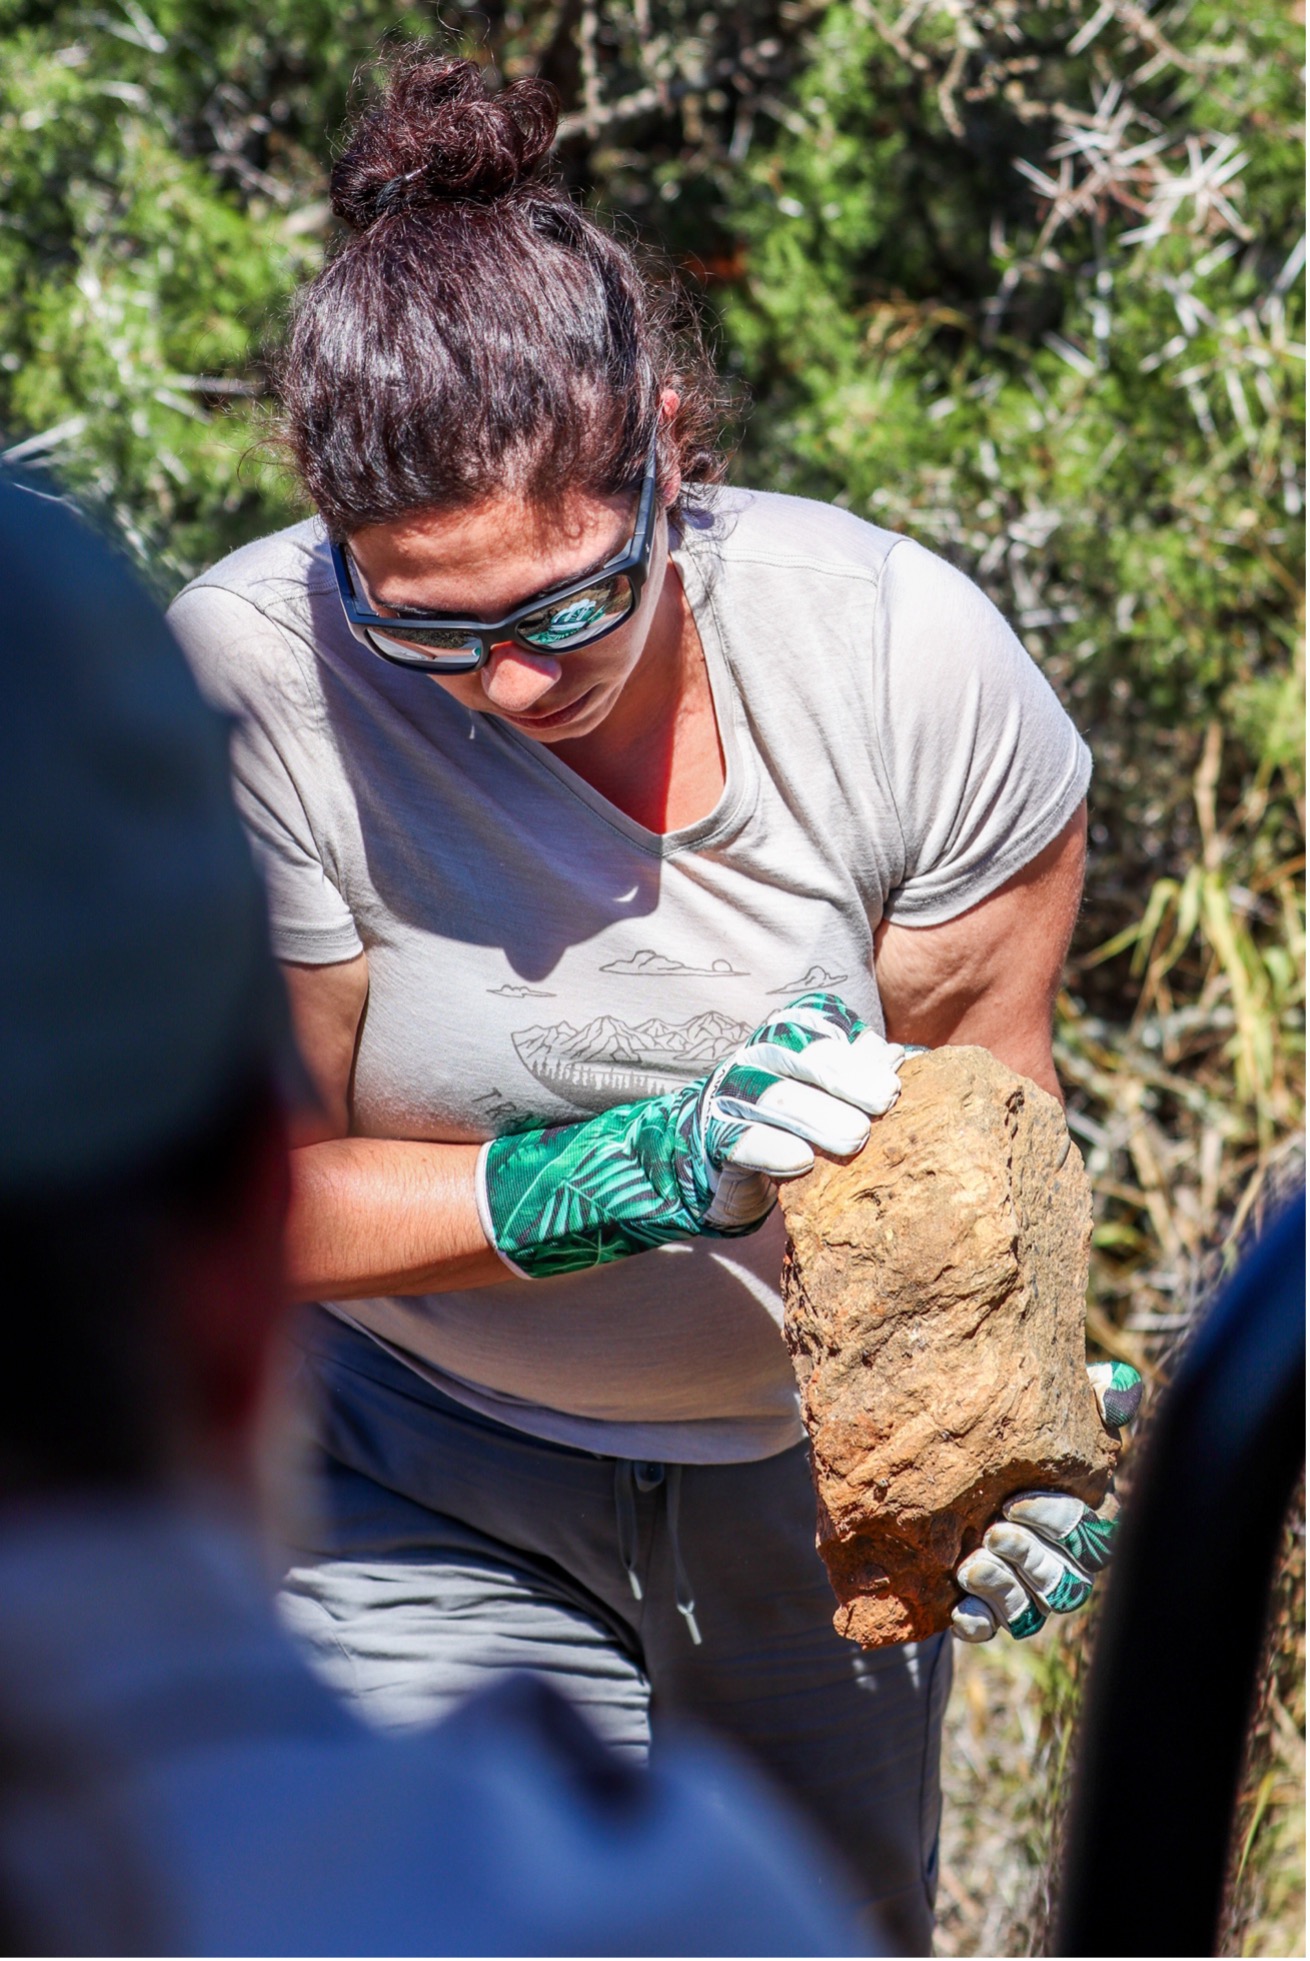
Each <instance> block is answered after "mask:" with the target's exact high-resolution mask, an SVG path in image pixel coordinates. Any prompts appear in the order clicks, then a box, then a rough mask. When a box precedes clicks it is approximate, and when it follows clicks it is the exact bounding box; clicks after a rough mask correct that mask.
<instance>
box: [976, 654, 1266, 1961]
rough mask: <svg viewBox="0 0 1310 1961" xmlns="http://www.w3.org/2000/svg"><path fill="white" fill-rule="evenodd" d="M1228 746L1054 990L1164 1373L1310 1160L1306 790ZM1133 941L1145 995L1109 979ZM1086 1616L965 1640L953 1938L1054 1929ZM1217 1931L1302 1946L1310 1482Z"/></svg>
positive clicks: (1102, 1213) (1093, 1151) (1129, 980)
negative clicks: (1232, 769)
mask: <svg viewBox="0 0 1310 1961" xmlns="http://www.w3.org/2000/svg"><path fill="white" fill-rule="evenodd" d="M1294 671H1295V674H1296V676H1297V678H1299V675H1300V674H1302V673H1303V671H1304V670H1303V668H1301V666H1300V663H1299V661H1298V662H1296V663H1294ZM1222 753H1223V735H1222V731H1221V730H1220V728H1219V726H1218V725H1217V724H1215V725H1213V726H1212V727H1211V728H1210V729H1209V730H1208V731H1207V733H1206V736H1205V739H1204V742H1203V744H1202V746H1201V751H1200V755H1199V759H1198V763H1197V768H1196V774H1195V780H1194V783H1193V803H1194V807H1195V811H1196V821H1197V827H1198V833H1199V850H1198V852H1197V854H1196V857H1195V860H1194V862H1193V863H1192V864H1191V865H1190V866H1186V867H1184V868H1183V870H1182V871H1181V873H1180V874H1179V875H1177V876H1171V877H1167V878H1161V879H1160V880H1158V882H1157V883H1156V885H1155V887H1154V889H1153V890H1152V891H1151V893H1150V894H1149V896H1148V898H1147V902H1146V904H1145V905H1144V907H1143V909H1142V916H1141V919H1140V922H1139V923H1138V924H1137V925H1136V926H1134V927H1132V928H1130V929H1129V930H1128V931H1126V932H1123V933H1121V934H1119V935H1118V936H1117V938H1116V939H1115V940H1113V941H1110V942H1108V943H1107V944H1105V945H1102V946H1100V947H1096V948H1093V949H1092V950H1091V951H1090V952H1087V953H1084V954H1083V955H1082V956H1081V958H1076V959H1075V961H1074V962H1073V963H1072V967H1071V978H1070V986H1069V991H1068V992H1067V993H1066V994H1065V995H1064V996H1062V998H1061V1001H1060V1004H1059V1025H1058V1029H1057V1054H1058V1061H1059V1066H1060V1070H1061V1074H1062V1076H1063V1078H1064V1080H1065V1082H1066V1084H1068V1085H1069V1086H1070V1098H1069V1117H1070V1127H1071V1129H1072V1130H1073V1132H1074V1135H1075V1136H1076V1138H1077V1139H1078V1141H1079V1143H1080V1145H1081V1147H1082V1149H1083V1152H1084V1155H1085V1157H1086V1160H1087V1167H1088V1171H1089V1173H1090V1176H1091V1180H1092V1187H1093V1193H1094V1199H1095V1208H1096V1228H1095V1235H1094V1240H1093V1267H1092V1284H1091V1290H1090V1295H1089V1304H1088V1332H1089V1336H1090V1338H1091V1346H1092V1352H1093V1353H1098V1352H1099V1353H1104V1354H1110V1355H1113V1356H1118V1357H1121V1358H1122V1359H1124V1360H1126V1361H1130V1362H1133V1363H1134V1364H1135V1365H1136V1366H1137V1367H1138V1368H1140V1369H1142V1371H1143V1372H1144V1374H1145V1375H1146V1376H1147V1378H1148V1382H1149V1384H1150V1385H1151V1388H1152V1390H1154V1389H1157V1388H1158V1387H1159V1386H1160V1385H1161V1384H1162V1383H1163V1382H1165V1381H1166V1380H1167V1378H1168V1375H1169V1373H1170V1365H1171V1358H1172V1357H1173V1356H1174V1355H1175V1354H1176V1352H1177V1350H1178V1348H1179V1345H1180V1344H1181V1343H1182V1342H1183V1341H1185V1339H1186V1337H1187V1334H1188V1332H1189V1330H1190V1329H1191V1327H1192V1326H1193V1325H1194V1324H1195V1320H1196V1317H1197V1315H1198V1313H1199V1312H1200V1311H1202V1310H1203V1308H1204V1304H1205V1302H1206V1301H1207V1300H1208V1298H1209V1297H1210V1295H1211V1293H1212V1292H1213V1289H1214V1287H1215V1285H1216V1284H1217V1283H1218V1282H1219V1281H1220V1280H1221V1279H1222V1276H1223V1273H1224V1271H1225V1270H1226V1269H1227V1267H1229V1266H1230V1265H1231V1264H1232V1262H1233V1260H1234V1259H1235V1257H1236V1255H1237V1253H1238V1251H1239V1249H1240V1246H1241V1244H1242V1242H1243V1240H1244V1239H1245V1237H1246V1236H1247V1234H1248V1233H1249V1232H1251V1231H1252V1230H1256V1229H1258V1227H1259V1225H1260V1223H1261V1221H1262V1219H1263V1218H1264V1217H1265V1216H1266V1215H1267V1214H1268V1213H1269V1212H1270V1211H1271V1210H1273V1209H1275V1208H1276V1206H1277V1204H1278V1203H1279V1202H1280V1200H1281V1198H1282V1196H1283V1194H1284V1193H1286V1192H1287V1191H1288V1190H1289V1189H1290V1188H1291V1187H1293V1186H1295V1185H1296V1184H1299V1183H1300V1182H1301V1180H1302V1179H1303V1177H1304V1159H1305V1148H1304V1132H1303V1124H1304V1110H1305V1100H1304V1099H1305V1085H1304V1054H1305V1050H1304V1033H1303V1026H1304V1024H1303V1011H1304V1001H1305V911H1304V858H1303V857H1301V856H1296V857H1292V856H1289V855H1287V854H1286V852H1285V851H1284V850H1282V849H1278V850H1270V848H1269V845H1270V840H1271V838H1272V837H1273V836H1275V835H1278V836H1279V838H1280V843H1281V840H1283V839H1285V838H1286V834H1287V817H1288V812H1289V808H1290V810H1292V811H1293V812H1294V813H1295V817H1296V820H1297V822H1298V824H1299V825H1300V827H1301V833H1302V836H1303V835H1304V831H1303V822H1304V808H1303V801H1302V795H1301V786H1300V783H1299V782H1298V781H1292V780H1287V779H1285V780H1283V781H1282V782H1281V783H1280V782H1277V781H1276V780H1275V778H1274V774H1273V772H1272V771H1261V772H1260V773H1259V774H1257V775H1256V776H1255V777H1253V778H1252V779H1251V781H1250V782H1248V784H1247V785H1246V786H1245V790H1244V793H1243V795H1242V797H1241V799H1240V801H1238V802H1237V803H1235V804H1233V805H1232V806H1231V808H1230V809H1229V811H1228V814H1227V816H1226V817H1225V818H1224V820H1223V821H1221V820H1220V818H1219V816H1218V815H1217V810H1216V804H1217V794H1216V792H1217V785H1218V783H1219V781H1220V776H1221V765H1222ZM1275 794H1277V796H1278V797H1279V798H1281V811H1280V813H1279V822H1278V826H1277V828H1276V827H1275V826H1274V825H1273V824H1272V823H1271V822H1270V817H1271V807H1272V805H1273V803H1274V800H1275ZM1115 963H1118V965H1119V971H1120V985H1119V987H1118V990H1117V999H1118V1000H1119V1001H1127V1002H1128V1004H1129V1007H1128V1012H1127V1013H1126V1014H1123V1013H1121V1012H1116V1007H1115V1003H1116V990H1115V989H1114V988H1111V987H1107V986H1106V985H1105V981H1106V977H1107V970H1109V971H1110V972H1113V969H1114V966H1115ZM1124 963H1126V972H1125V971H1124ZM1092 1001H1099V1002H1100V1003H1102V1004H1103V1006H1102V1008H1101V1011H1100V1012H1099V1013H1098V1012H1096V1011H1094V1010H1093V1008H1092V1007H1091V1006H1089V1002H1092ZM1131 1456H1132V1453H1131V1446H1130V1450H1129V1455H1128V1458H1127V1459H1126V1461H1125V1467H1124V1468H1125V1473H1126V1474H1127V1480H1130V1479H1131ZM1090 1633H1091V1629H1090V1628H1089V1627H1088V1626H1087V1625H1086V1624H1085V1623H1084V1624H1082V1625H1080V1624H1079V1622H1078V1621H1073V1622H1069V1621H1066V1622H1063V1623H1055V1622H1052V1623H1048V1626H1047V1628H1046V1629H1045V1630H1044V1631H1043V1633H1042V1634H1041V1635H1039V1636H1038V1637H1037V1638H1036V1640H1034V1641H1032V1642H1030V1643H1027V1644H1024V1645H1022V1646H1018V1647H1016V1646H1013V1645H1011V1644H1010V1643H1009V1642H1007V1641H1005V1640H1004V1638H1002V1639H1000V1640H998V1641H996V1642H994V1643H992V1644H991V1645H990V1646H988V1647H984V1648H980V1649H957V1654H956V1683H955V1689H954V1692H953V1695H952V1699H951V1704H950V1708H949V1710H948V1714H947V1729H946V1742H945V1753H944V1765H943V1781H944V1788H945V1817H944V1822H943V1842H942V1879H941V1888H940V1893H939V1900H938V1924H939V1934H938V1951H939V1952H940V1953H941V1954H943V1955H1024V1954H1036V1953H1041V1952H1043V1951H1044V1947H1045V1939H1046V1927H1047V1922H1048V1915H1049V1908H1050V1900H1051V1895H1052V1894H1053V1892H1054V1889H1055V1887H1056V1885H1057V1883H1058V1879H1057V1866H1058V1845H1057V1840H1058V1820H1059V1816H1060V1812H1061V1808H1062V1805H1063V1802H1064V1797H1065V1793H1066V1791H1067V1786H1068V1776H1069V1772H1070V1769H1071V1764H1070V1756H1071V1751H1072V1745H1073V1739H1074V1736H1075V1733H1076V1725H1077V1717H1078V1706H1079V1689H1080V1680H1081V1677H1082V1674H1083V1672H1084V1670H1085V1667H1086V1661H1087V1655H1088V1651H1089V1646H1090V1640H1089V1636H1090ZM1219 1952H1220V1953H1222V1954H1233V1955H1294V1954H1304V1953H1305V1503H1304V1492H1302V1494H1301V1497H1300V1499H1299V1501H1298V1505H1297V1507H1296V1508H1294V1511H1293V1515H1292V1517H1291V1519H1290V1521H1289V1525H1288V1530H1287V1537H1286V1542H1285V1546H1284V1555H1283V1560H1282V1565H1281V1569H1280V1573H1279V1577H1278V1580H1277V1583H1276V1585H1275V1589H1274V1596H1273V1602H1272V1612H1271V1622H1270V1633H1269V1638H1268V1643H1267V1649H1266V1655H1265V1660H1264V1666H1263V1669H1262V1675H1261V1682H1260V1687H1259V1699H1258V1704H1257V1710H1256V1715H1255V1719H1254V1721H1253V1725H1252V1732H1251V1739H1250V1745H1249V1755H1248V1762H1247V1767H1246V1771H1245V1775H1244V1778H1243V1785H1242V1792H1241V1796H1240V1800H1239V1805H1238V1812H1237V1819H1236V1822H1235V1830H1234V1843H1233V1853H1232V1866H1231V1870H1230V1884H1229V1889H1228V1904H1227V1908H1226V1912H1225V1921H1224V1927H1223V1931H1222V1934H1221V1943H1220V1947H1219Z"/></svg>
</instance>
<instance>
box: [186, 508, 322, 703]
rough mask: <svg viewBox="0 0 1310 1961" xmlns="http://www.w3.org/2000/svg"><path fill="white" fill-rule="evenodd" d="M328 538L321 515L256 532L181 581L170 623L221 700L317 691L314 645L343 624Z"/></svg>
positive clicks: (199, 675) (204, 684) (202, 677)
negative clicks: (246, 542)
mask: <svg viewBox="0 0 1310 1961" xmlns="http://www.w3.org/2000/svg"><path fill="white" fill-rule="evenodd" d="M336 612H337V609H336V606H335V581H334V579H333V574H332V565H331V561H330V559H329V557H328V550H327V538H326V535H325V533H324V531H323V527H322V525H321V524H320V523H319V521H318V520H317V518H308V519H306V520H305V521H304V522H303V523H301V524H294V525H291V526H289V527H288V528H287V529H286V530H285V531H276V532H273V533H272V534H271V535H270V536H269V537H266V538H257V539H256V540H255V541H254V542H253V543H252V544H249V545H243V546H241V547H240V549H239V550H237V551H234V552H231V553H229V555H228V556H227V557H226V558H224V559H221V560H220V561H219V563H218V564H217V565H214V566H211V567H210V569H209V570H208V571H207V572H202V573H200V575H199V576H198V577H197V578H195V579H192V580H191V582H190V584H189V585H186V586H184V587H183V589H182V591H181V592H180V593H179V594H178V595H177V598H176V599H175V600H174V601H173V603H172V605H171V606H170V607H169V609H168V623H169V625H170V626H171V627H172V629H173V632H174V633H175V634H176V636H177V638H178V640H179V641H180V642H181V644H182V649H183V651H184V653H185V654H186V656H187V658H188V660H189V661H190V662H191V665H192V667H193V669H194V670H195V673H196V676H197V678H198V679H199V681H200V683H201V686H202V687H203V688H204V689H205V691H206V692H207V693H208V694H209V695H210V696H211V698H214V699H216V700H217V701H218V702H219V703H220V704H221V705H225V706H231V707H237V706H241V705H246V704H247V703H248V701H249V699H250V697H251V696H252V695H253V696H258V695H259V694H261V693H262V692H264V691H265V690H266V689H268V688H270V687H276V688H278V689H283V688H287V687H290V688H291V689H292V690H293V691H295V692H296V693H298V694H300V695H302V696H303V695H304V694H306V693H308V694H311V695H317V693H318V678H317V674H316V661H315V647H316V645H317V643H318V642H319V640H320V639H321V638H322V637H323V636H324V634H325V633H326V634H329V635H330V634H331V633H332V632H333V631H334V630H337V631H339V630H340V624H339V621H338V620H337V618H336Z"/></svg>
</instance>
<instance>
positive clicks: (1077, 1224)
mask: <svg viewBox="0 0 1310 1961" xmlns="http://www.w3.org/2000/svg"><path fill="white" fill-rule="evenodd" d="M901 1081H902V1085H903V1087H902V1090H901V1095H900V1100H899V1101H898V1102H897V1104H896V1106H895V1107H894V1109H892V1110H890V1111H889V1112H888V1113H887V1115H886V1116H885V1117H879V1118H876V1119H875V1121H874V1124H873V1130H872V1134H871V1135H870V1138H869V1142H868V1144H867V1146H866V1147H865V1149H864V1150H863V1151H862V1152H861V1153H860V1155H859V1156H858V1157H857V1158H854V1159H852V1160H851V1161H850V1162H849V1163H846V1164H835V1163H832V1162H830V1161H827V1160H820V1162H819V1163H818V1164H817V1165H816V1166H815V1169H814V1170H813V1171H812V1172H811V1173H810V1174H809V1175H808V1176H807V1177H805V1178H801V1179H798V1180H796V1181H795V1182H794V1183H792V1184H788V1185H784V1186H783V1187H782V1206H783V1211H784V1214H785V1217H786V1221H787V1230H788V1234H789V1246H788V1252H787V1261H786V1266H785V1269H784V1280H783V1291H784V1297H785V1300H786V1320H785V1327H786V1334H787V1342H788V1346H789V1347H790V1349H791V1352H792V1358H793V1361H794V1363H795V1365H796V1372H797V1376H798V1378H799V1381H800V1387H801V1396H802V1401H803V1407H804V1417H805V1424H806V1428H807V1429H808V1431H809V1435H810V1443H811V1446H812V1451H813V1466H814V1481H815V1488H816V1491H817V1494H818V1501H819V1527H818V1543H819V1549H820V1551H821V1552H822V1554H823V1558H824V1561H825V1563H826V1565H827V1568H828V1576H829V1578H830V1579H831V1581H832V1585H833V1589H834V1591H835V1593H836V1595H837V1599H838V1602H839V1605H838V1609H837V1612H836V1614H835V1615H834V1617H833V1620H834V1625H835V1626H836V1628H837V1630H838V1632H839V1633H840V1634H844V1635H847V1636H848V1637H849V1638H850V1639H852V1640H855V1641H859V1642H860V1643H861V1644H862V1645H863V1646H864V1647H881V1646H883V1645H885V1644H886V1643H888V1642H891V1641H909V1640H919V1639H921V1638H923V1637H924V1636H925V1635H928V1634H934V1633H937V1632H939V1631H941V1630H942V1629H944V1628H946V1627H947V1626H949V1624H950V1614H951V1608H952V1606H953V1605H954V1604H955V1603H956V1601H958V1599H959V1597H960V1595H959V1589H958V1587H957V1586H956V1584H955V1582H954V1580H953V1578H952V1574H953V1572H954V1569H955V1567H956V1566H957V1565H958V1563H959V1561H960V1559H961V1558H962V1557H963V1555H964V1554H965V1553H966V1552H968V1551H971V1550H972V1548H973V1547H974V1546H976V1545H977V1543H978V1541H979V1539H980V1537H981V1535H982V1532H983V1530H984V1529H985V1527H986V1526H987V1524H988V1522H989V1521H990V1520H991V1519H992V1518H994V1517H995V1515H996V1513H997V1511H998V1509H999V1507H1000V1504H1001V1501H1002V1499H1004V1498H1007V1497H1009V1496H1010V1495H1011V1494H1012V1493H1014V1492H1016V1491H1021V1490H1023V1489H1025V1488H1026V1487H1029V1486H1057V1487H1059V1488H1060V1489H1061V1490H1065V1491H1072V1492H1075V1493H1076V1494H1077V1495H1078V1496H1079V1497H1080V1498H1083V1499H1084V1500H1086V1502H1087V1503H1088V1504H1092V1505H1095V1504H1099V1503H1100V1501H1101V1499H1102V1498H1103V1497H1104V1495H1105V1492H1106V1488H1107V1485H1108V1481H1109V1477H1110V1473H1111V1470H1112V1468H1113V1464H1114V1459H1115V1455H1116V1451H1117V1445H1116V1443H1115V1440H1114V1439H1113V1437H1112V1436H1111V1435H1110V1434H1109V1433H1108V1432H1107V1430H1106V1429H1105V1426H1104V1425H1103V1423H1102V1422H1101V1418H1100V1413H1099V1411H1098V1409H1097V1406H1096V1400H1095V1398H1094V1396H1093V1394H1092V1391H1091V1388H1090V1386H1089V1384H1088V1380H1087V1372H1086V1368H1085V1366H1084V1344H1083V1319H1084V1312H1085V1300H1086V1288H1087V1265H1088V1248H1089V1244H1090V1238H1091V1200H1090V1194H1089V1189H1088V1183H1087V1174H1086V1172H1085V1171H1084V1169H1083V1162H1082V1159H1081V1157H1080V1156H1079V1154H1078V1151H1077V1149H1076V1148H1075V1146H1074V1144H1073V1141H1072V1139H1071V1138H1070V1136H1069V1133H1068V1130H1067V1129H1066V1127H1065V1122H1064V1115H1063V1112H1062V1111H1061V1109H1060V1106H1059V1104H1058V1103H1057V1102H1056V1101H1055V1099H1054V1097H1052V1096H1049V1095H1047V1093H1046V1092H1045V1091H1044V1090H1041V1089H1038V1088H1037V1086H1036V1084H1035V1083H1031V1082H1029V1081H1028V1080H1027V1079H1026V1078H1025V1077H1022V1076H1017V1075H1016V1074H1015V1073H1014V1071H1013V1070H1011V1069H1007V1068H1005V1067H1004V1066H1003V1065H1002V1064H1001V1063H999V1062H997V1061H996V1060H995V1059H994V1058H993V1057H992V1056H990V1055H988V1054H987V1052H986V1051H985V1050H983V1049H973V1048H958V1049H938V1050H935V1051H933V1052H932V1053H931V1054H927V1055H920V1056H912V1057H910V1058H909V1059H908V1060H907V1061H906V1063H905V1064H904V1066H903V1067H902V1070H901Z"/></svg>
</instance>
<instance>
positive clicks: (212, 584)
mask: <svg viewBox="0 0 1310 1961" xmlns="http://www.w3.org/2000/svg"><path fill="white" fill-rule="evenodd" d="M332 587H333V577H332V564H331V560H330V559H329V557H328V548H327V534H326V533H325V531H324V529H323V526H322V524H321V523H320V522H319V520H318V519H317V518H313V517H311V518H305V519H304V520H303V521H302V522H301V523H299V524H292V525H288V526H287V528H286V530H285V531H274V532H271V533H270V534H269V536H268V537H266V538H256V539H254V540H253V541H252V543H250V544H248V545H242V546H240V547H239V548H238V549H237V550H236V551H234V552H229V553H228V555H227V557H226V558H222V559H220V560H219V562H218V564H217V565H211V566H210V568H209V570H208V571H207V572H201V573H200V574H199V576H198V577H196V578H194V579H192V580H191V582H190V584H189V585H186V586H184V587H183V588H182V591H181V592H180V593H179V594H178V596H177V599H176V600H174V602H173V603H174V605H175V606H176V605H179V604H180V603H181V602H182V601H183V600H185V599H189V598H192V597H194V596H198V595H202V594H207V593H220V592H222V593H230V594H232V595H233V596H234V597H236V598H240V599H244V600H246V601H247V602H248V603H249V604H250V605H251V606H254V607H255V608H257V609H258V610H259V611H260V612H278V611H282V610H287V609H289V610H290V611H291V612H293V613H295V612H298V611H300V610H303V607H304V602H305V600H306V598H307V597H308V595H310V594H311V593H315V592H330V591H331V590H332Z"/></svg>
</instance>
